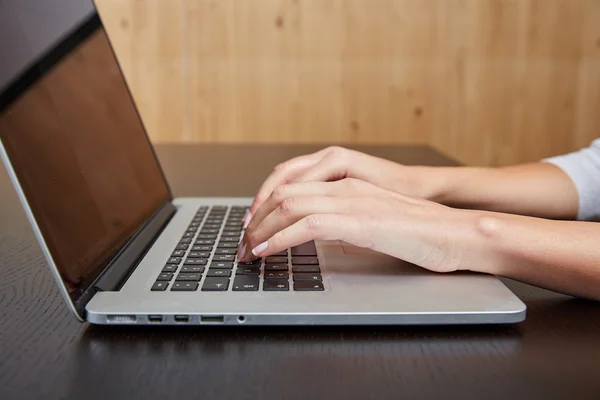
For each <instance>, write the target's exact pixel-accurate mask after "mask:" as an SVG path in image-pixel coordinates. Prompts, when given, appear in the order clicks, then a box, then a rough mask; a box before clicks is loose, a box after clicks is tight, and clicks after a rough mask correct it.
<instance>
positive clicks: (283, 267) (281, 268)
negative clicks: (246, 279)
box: [265, 264, 289, 271]
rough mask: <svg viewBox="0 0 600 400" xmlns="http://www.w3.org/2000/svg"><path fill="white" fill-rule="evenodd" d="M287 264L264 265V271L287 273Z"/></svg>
mask: <svg viewBox="0 0 600 400" xmlns="http://www.w3.org/2000/svg"><path fill="white" fill-rule="evenodd" d="M288 269H289V267H288V265H287V264H265V271H287V270H288Z"/></svg>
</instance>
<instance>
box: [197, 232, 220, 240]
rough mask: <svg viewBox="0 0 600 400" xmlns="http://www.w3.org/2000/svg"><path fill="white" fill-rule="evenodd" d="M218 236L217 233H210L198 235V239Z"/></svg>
mask: <svg viewBox="0 0 600 400" xmlns="http://www.w3.org/2000/svg"><path fill="white" fill-rule="evenodd" d="M216 238H217V234H216V233H211V234H209V235H198V240H202V239H216Z"/></svg>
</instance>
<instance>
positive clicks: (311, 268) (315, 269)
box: [292, 265, 321, 273]
mask: <svg viewBox="0 0 600 400" xmlns="http://www.w3.org/2000/svg"><path fill="white" fill-rule="evenodd" d="M292 271H293V272H294V273H298V272H300V273H302V272H311V273H320V272H321V268H319V267H318V266H315V265H299V266H294V267H292Z"/></svg>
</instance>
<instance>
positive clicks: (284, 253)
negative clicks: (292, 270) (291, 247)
mask: <svg viewBox="0 0 600 400" xmlns="http://www.w3.org/2000/svg"><path fill="white" fill-rule="evenodd" d="M287 255H288V252H287V250H283V251H280V252H279V253H275V254H273V256H277V257H286V258H287Z"/></svg>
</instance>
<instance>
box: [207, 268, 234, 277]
mask: <svg viewBox="0 0 600 400" xmlns="http://www.w3.org/2000/svg"><path fill="white" fill-rule="evenodd" d="M206 276H227V277H229V276H231V270H230V269H213V268H211V269H209V270H208V272H207V273H206Z"/></svg>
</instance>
